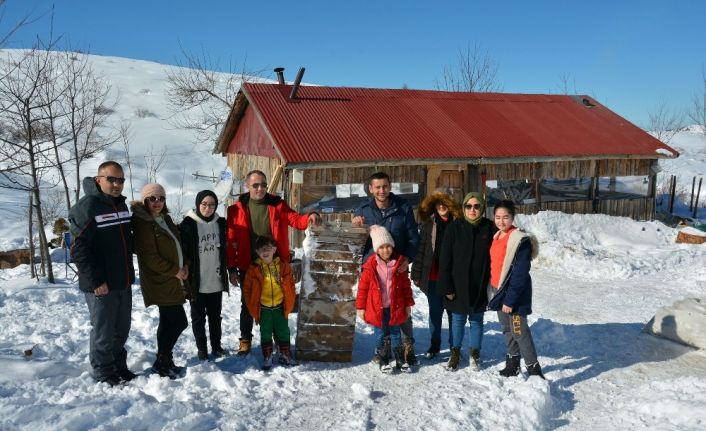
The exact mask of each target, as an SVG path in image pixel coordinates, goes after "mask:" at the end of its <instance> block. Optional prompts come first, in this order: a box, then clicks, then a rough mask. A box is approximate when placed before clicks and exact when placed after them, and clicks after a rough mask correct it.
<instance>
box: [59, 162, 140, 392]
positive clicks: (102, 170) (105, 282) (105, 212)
mask: <svg viewBox="0 0 706 431" xmlns="http://www.w3.org/2000/svg"><path fill="white" fill-rule="evenodd" d="M124 183H125V176H124V173H123V168H122V166H120V164H118V163H116V162H113V161H107V162H104V163H102V164H101V165H100V166H99V167H98V175H96V176H95V177H86V178H84V180H83V189H84V193H85V195H84V196H83V197H82V198H81V199H80V200H79V201H78V202H77V203H76V205H74V206H73V207H71V211H70V212H69V222H70V223H71V235H72V236H73V239H74V241H73V246H72V247H71V258H72V259H73V261H74V263H75V264H76V267H77V268H78V274H79V278H78V280H79V282H78V285H79V288H80V289H81V291H83V292H84V295H85V298H86V304H88V311H89V313H90V316H91V338H90V354H89V358H90V362H91V367H93V375H94V378H95V379H96V380H97V381H99V382H106V383H108V384H110V385H111V386H115V385H118V384H120V383H122V382H124V381H129V380H132V379H133V378H135V374H133V373H132V372H131V371H130V370H129V369H128V368H127V351H126V350H125V342H126V341H127V337H128V334H129V332H130V323H131V319H132V289H131V285H132V283H133V282H134V281H135V270H134V268H133V264H132V253H133V242H132V233H131V232H130V212H129V211H128V209H127V205H125V196H122V195H121V193H122V191H123V185H124Z"/></svg>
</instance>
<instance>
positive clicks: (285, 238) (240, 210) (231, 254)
mask: <svg viewBox="0 0 706 431" xmlns="http://www.w3.org/2000/svg"><path fill="white" fill-rule="evenodd" d="M245 184H246V186H247V187H248V192H247V193H244V194H242V195H240V198H239V199H238V202H236V203H235V204H234V205H231V206H230V207H228V218H227V230H226V236H227V244H226V256H227V259H228V273H229V278H230V282H231V284H233V285H234V286H237V285H238V284H239V282H240V280H244V279H245V271H247V269H248V266H250V263H251V262H252V261H253V260H255V259H254V257H255V256H256V255H255V251H254V250H253V246H254V244H255V239H256V238H257V237H259V236H268V237H270V238H272V239H274V240H275V242H276V243H277V252H278V253H279V257H280V259H282V260H284V261H286V262H289V226H291V227H293V228H295V229H299V230H304V229H306V228H307V226H309V225H310V224H320V223H321V217H319V215H318V214H317V213H315V212H311V213H307V214H299V213H297V212H296V211H294V210H292V209H291V208H289V205H287V203H286V202H285V201H284V200H283V199H282V198H280V197H279V196H275V195H271V194H269V193H267V178H266V176H265V174H264V173H263V172H262V171H250V172H248V174H247V175H246V176H245ZM241 293H242V292H241ZM252 328H253V318H252V316H251V315H250V313H249V312H248V307H247V306H246V305H245V302H244V296H243V295H242V294H241V306H240V347H239V349H238V355H240V356H244V355H247V354H248V353H250V348H251V343H252Z"/></svg>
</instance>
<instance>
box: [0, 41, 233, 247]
mask: <svg viewBox="0 0 706 431" xmlns="http://www.w3.org/2000/svg"><path fill="white" fill-rule="evenodd" d="M8 52H14V51H13V50H0V61H6V59H7V53H8ZM89 59H90V63H91V65H92V66H93V68H94V70H95V72H96V74H97V75H99V76H103V77H104V78H105V79H106V80H107V82H109V83H110V85H111V87H112V91H113V93H115V94H119V95H120V97H119V102H118V105H117V106H116V107H115V112H114V113H113V114H112V115H111V116H110V117H109V121H108V126H109V127H112V128H116V129H117V128H118V127H120V125H121V123H122V122H124V121H129V122H130V125H131V135H132V139H131V143H130V146H131V151H130V152H131V156H130V157H131V159H132V163H133V182H132V183H130V179H129V178H128V180H127V182H126V183H125V189H124V192H123V194H125V195H126V196H127V197H128V198H129V199H130V198H132V195H131V191H132V192H134V193H135V196H136V197H138V198H139V194H140V190H141V188H142V186H143V185H144V184H145V183H146V182H147V168H146V165H147V164H148V161H149V160H150V159H152V158H153V157H152V156H155V159H156V158H158V156H159V155H160V154H161V153H162V152H163V150H166V152H167V153H166V159H165V162H164V165H163V167H162V168H161V169H160V170H159V172H158V175H157V179H158V182H160V183H161V184H162V185H164V186H165V189H166V191H167V195H168V196H167V199H168V201H167V202H168V204H169V206H170V208H172V209H173V210H177V211H176V212H177V213H182V214H185V213H186V211H187V210H188V208H189V207H191V206H193V200H194V198H195V196H196V193H197V192H198V191H199V190H203V189H206V188H213V186H214V184H213V183H212V182H211V181H208V180H203V179H196V178H194V177H193V176H192V174H193V173H196V172H198V173H199V174H202V175H207V176H211V175H216V176H218V175H219V172H220V171H221V170H223V169H224V168H225V167H226V161H225V159H224V158H223V157H221V156H220V155H213V154H211V150H212V149H213V144H214V143H213V142H203V143H199V144H195V143H194V138H193V134H192V133H191V132H188V131H184V130H177V129H175V128H174V126H173V125H171V124H170V123H169V120H168V118H169V115H170V112H169V109H168V106H167V99H166V91H167V71H168V68H169V67H171V66H165V65H162V64H157V63H152V62H148V61H141V60H131V59H126V58H117V57H103V56H96V55H90V56H89ZM108 159H112V160H116V161H118V162H119V163H123V164H125V160H126V156H125V151H124V149H123V147H122V144H120V143H118V144H116V145H114V146H113V147H112V148H111V149H110V150H108V151H105V152H104V153H103V154H101V155H99V156H97V157H95V158H93V159H90V160H88V161H87V162H85V163H84V164H83V165H82V167H81V172H82V177H85V176H92V175H95V172H96V168H97V167H98V165H99V164H100V163H101V162H103V161H105V160H108ZM72 175H73V172H70V175H69V179H70V180H73V177H72ZM126 176H127V172H126ZM46 182H47V183H50V182H52V181H51V178H47V181H46ZM182 183H183V187H182ZM71 186H73V184H71ZM0 193H2V197H3V199H1V200H0V219H1V220H2V221H3V222H2V223H1V224H0V250H8V249H14V248H20V247H26V242H27V238H26V236H27V233H26V232H27V226H26V222H25V220H26V207H27V200H28V197H27V195H26V194H25V193H20V192H15V191H12V190H5V189H1V190H0ZM179 209H181V211H179Z"/></svg>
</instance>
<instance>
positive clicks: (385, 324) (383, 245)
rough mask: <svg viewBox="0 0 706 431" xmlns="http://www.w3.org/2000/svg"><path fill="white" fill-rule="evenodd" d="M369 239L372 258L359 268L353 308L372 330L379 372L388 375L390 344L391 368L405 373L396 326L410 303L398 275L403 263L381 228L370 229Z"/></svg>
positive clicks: (405, 278)
mask: <svg viewBox="0 0 706 431" xmlns="http://www.w3.org/2000/svg"><path fill="white" fill-rule="evenodd" d="M370 238H371V239H372V243H373V250H375V254H373V255H371V256H370V257H369V258H368V260H366V261H365V263H364V264H363V273H362V275H361V276H360V281H359V282H358V296H357V298H356V301H355V308H356V309H357V310H358V317H359V318H360V319H361V320H363V321H365V322H367V323H369V324H371V325H373V326H374V327H375V337H376V339H377V344H376V353H377V356H378V357H379V358H380V370H382V371H383V372H391V371H392V367H391V366H390V356H391V355H390V353H391V352H390V350H391V349H390V344H392V346H394V352H395V365H396V367H397V368H398V369H401V370H403V371H409V364H408V363H407V361H406V360H405V355H404V348H403V347H402V344H401V338H400V326H399V325H401V324H402V323H404V322H405V321H406V320H407V317H408V316H410V315H411V311H412V305H414V299H413V298H412V287H411V284H410V281H409V274H408V272H407V271H406V270H405V271H404V272H399V271H398V267H399V266H400V263H401V262H402V261H403V259H401V258H400V254H399V253H398V252H397V251H395V249H394V247H395V241H394V240H393V239H392V235H390V233H389V232H388V231H387V229H385V228H384V227H382V226H377V225H373V226H371V227H370Z"/></svg>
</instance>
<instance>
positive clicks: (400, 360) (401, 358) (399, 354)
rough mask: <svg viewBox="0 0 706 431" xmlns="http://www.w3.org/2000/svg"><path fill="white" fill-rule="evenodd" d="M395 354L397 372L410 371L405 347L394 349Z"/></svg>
mask: <svg viewBox="0 0 706 431" xmlns="http://www.w3.org/2000/svg"><path fill="white" fill-rule="evenodd" d="M393 352H394V354H395V368H396V369H397V371H400V370H404V371H409V364H408V363H407V361H406V359H405V355H404V347H402V346H397V347H395V348H394V349H393Z"/></svg>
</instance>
